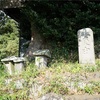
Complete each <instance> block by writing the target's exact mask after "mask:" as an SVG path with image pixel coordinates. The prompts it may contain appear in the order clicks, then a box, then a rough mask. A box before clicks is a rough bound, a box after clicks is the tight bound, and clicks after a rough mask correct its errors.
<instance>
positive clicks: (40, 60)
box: [35, 56, 47, 68]
mask: <svg viewBox="0 0 100 100" xmlns="http://www.w3.org/2000/svg"><path fill="white" fill-rule="evenodd" d="M35 65H36V66H38V67H39V68H41V67H47V57H44V56H37V57H35Z"/></svg>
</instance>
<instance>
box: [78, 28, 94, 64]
mask: <svg viewBox="0 0 100 100" xmlns="http://www.w3.org/2000/svg"><path fill="white" fill-rule="evenodd" d="M78 51H79V63H80V64H95V54H94V39H93V31H92V30H91V29H90V28H83V29H80V30H79V31H78Z"/></svg>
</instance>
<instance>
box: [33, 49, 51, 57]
mask: <svg viewBox="0 0 100 100" xmlns="http://www.w3.org/2000/svg"><path fill="white" fill-rule="evenodd" d="M33 55H34V56H46V57H49V58H51V54H50V51H49V50H48V49H45V50H37V51H35V52H33Z"/></svg>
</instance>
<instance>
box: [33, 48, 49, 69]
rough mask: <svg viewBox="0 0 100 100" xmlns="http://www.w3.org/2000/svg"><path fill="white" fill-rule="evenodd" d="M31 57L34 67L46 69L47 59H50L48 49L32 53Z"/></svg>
mask: <svg viewBox="0 0 100 100" xmlns="http://www.w3.org/2000/svg"><path fill="white" fill-rule="evenodd" d="M33 55H34V56H35V65H36V66H38V68H43V67H47V61H48V58H50V57H51V54H50V51H49V50H48V49H45V50H37V51H35V52H34V53H33Z"/></svg>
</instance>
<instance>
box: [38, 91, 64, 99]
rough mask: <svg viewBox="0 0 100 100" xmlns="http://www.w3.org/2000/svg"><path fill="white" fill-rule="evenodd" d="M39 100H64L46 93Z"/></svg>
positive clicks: (53, 94)
mask: <svg viewBox="0 0 100 100" xmlns="http://www.w3.org/2000/svg"><path fill="white" fill-rule="evenodd" d="M39 100H64V99H63V98H62V97H61V96H59V95H57V94H55V93H48V94H46V95H44V96H43V97H42V98H41V99H39Z"/></svg>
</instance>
